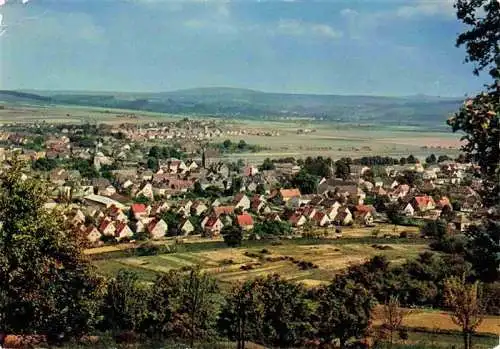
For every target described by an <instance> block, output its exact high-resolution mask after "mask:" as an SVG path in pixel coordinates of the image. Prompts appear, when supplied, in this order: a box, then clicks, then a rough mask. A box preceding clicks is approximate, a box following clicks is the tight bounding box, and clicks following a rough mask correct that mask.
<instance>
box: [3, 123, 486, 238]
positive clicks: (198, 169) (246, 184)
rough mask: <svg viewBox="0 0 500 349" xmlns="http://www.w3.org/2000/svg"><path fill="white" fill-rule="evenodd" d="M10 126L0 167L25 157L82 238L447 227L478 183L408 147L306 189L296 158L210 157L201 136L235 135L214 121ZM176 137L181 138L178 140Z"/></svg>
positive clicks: (463, 221)
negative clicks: (269, 226) (258, 162)
mask: <svg viewBox="0 0 500 349" xmlns="http://www.w3.org/2000/svg"><path fill="white" fill-rule="evenodd" d="M11 126H15V129H13V130H11V129H9V125H4V126H3V132H2V133H1V134H0V140H1V142H2V143H1V144H2V147H1V148H0V161H2V169H3V170H4V171H5V170H7V171H8V166H9V165H8V160H11V159H13V158H16V159H18V160H21V161H25V162H26V164H27V172H26V174H27V175H33V176H37V177H39V178H42V179H44V180H46V183H47V185H48V186H50V192H51V194H52V195H51V198H50V201H48V202H47V203H46V207H47V208H50V209H55V210H61V212H63V215H64V217H65V218H66V220H67V222H68V224H70V225H71V227H72V229H73V230H74V231H75V234H78V235H80V236H83V237H84V239H86V241H87V244H88V246H98V245H102V244H109V243H113V244H115V243H120V242H131V241H132V242H133V241H143V240H149V239H151V240H161V239H165V238H167V237H182V238H189V237H191V236H198V237H203V238H207V239H213V238H216V237H218V236H219V235H220V233H221V231H222V229H223V228H224V227H225V226H228V225H229V226H230V225H236V226H238V227H239V228H241V229H242V230H243V231H244V232H245V233H246V236H247V237H248V238H253V239H261V238H266V236H261V235H262V229H254V228H255V226H256V225H261V224H263V223H264V222H281V223H282V224H280V226H281V229H278V234H284V235H287V236H305V235H307V236H311V235H315V234H316V235H318V234H323V235H329V234H330V235H333V236H335V237H340V236H341V235H342V228H343V227H347V226H359V227H375V226H376V225H377V224H400V225H415V226H423V225H424V224H425V223H426V222H429V221H436V220H438V219H440V217H441V218H443V217H445V218H446V222H447V228H446V229H447V232H448V233H449V234H455V233H461V232H464V231H465V230H466V229H467V227H468V225H470V224H471V222H473V221H474V219H475V215H476V214H478V212H480V210H481V206H480V197H479V194H478V193H477V192H476V190H475V188H478V187H479V186H480V185H481V183H480V182H479V181H478V180H476V179H475V178H474V172H475V170H476V169H475V168H474V166H472V165H471V164H469V163H466V162H464V161H463V159H459V160H460V162H457V161H455V160H453V159H449V158H448V157H440V158H436V157H435V156H434V155H432V156H431V157H430V158H431V159H430V160H429V159H425V160H427V161H429V162H430V163H427V162H426V161H424V160H419V159H415V158H414V157H413V156H412V155H410V156H409V157H408V161H406V159H405V161H397V160H395V161H394V162H391V164H384V165H379V164H376V165H373V166H369V164H362V163H363V161H357V162H356V161H354V163H350V164H347V165H348V173H343V174H341V175H340V176H341V177H342V178H339V177H337V175H338V174H339V171H338V170H337V169H336V170H335V171H334V170H333V168H334V167H340V165H339V164H338V163H335V164H334V163H333V162H330V166H331V169H330V170H329V171H326V172H325V173H326V174H327V175H326V176H318V175H317V173H313V174H314V175H316V176H315V177H314V178H315V179H314V181H315V183H313V184H312V187H313V189H312V190H311V186H307V185H305V186H304V185H301V184H300V183H299V182H298V180H295V179H297V178H298V177H297V176H298V175H299V174H301V173H304V172H307V169H306V168H304V165H305V164H304V161H303V160H299V159H275V160H269V159H266V161H265V162H264V164H262V166H255V165H248V164H245V162H244V161H242V160H239V161H238V162H237V163H230V162H229V163H224V162H221V161H220V160H219V159H217V158H215V159H212V157H211V156H210V154H211V153H210V151H209V150H207V149H206V144H207V143H202V142H199V141H202V140H204V139H205V140H206V139H211V138H214V137H216V138H221V137H223V136H224V135H225V134H228V133H230V132H234V131H228V130H226V131H224V130H223V129H221V128H219V126H218V125H217V123H215V122H210V121H209V122H204V121H195V122H193V121H189V120H183V121H179V122H177V123H176V124H169V125H167V124H147V125H142V126H141V125H136V126H130V125H129V126H126V125H121V126H120V127H112V126H110V125H99V126H95V125H84V126H81V125H80V126H76V125H51V126H50V125H23V126H20V125H19V124H16V125H11ZM20 127H21V128H22V130H21V131H20V130H19V128H20ZM44 127H45V128H47V127H48V128H50V129H51V132H50V133H47V132H46V131H45V130H44V134H47V135H46V136H43V137H42V136H40V135H39V134H40V132H38V130H40V128H44ZM182 130H184V131H182ZM188 135H190V136H188ZM183 137H184V138H186V142H183V143H182V145H181V144H179V143H177V141H178V140H179V139H182V138H183ZM188 139H189V140H190V141H193V143H192V144H194V145H195V146H194V147H193V148H191V149H187V147H186V144H187V143H188V142H187V140H188ZM166 141H168V142H169V143H168V144H169V145H168V146H165V145H164V144H165V142H166ZM197 141H198V142H197ZM196 142H197V143H196ZM242 157H244V154H242ZM318 159H321V158H318ZM365 160H366V159H365ZM320 161H323V160H320ZM350 161H351V162H352V160H350ZM365 162H366V161H365ZM344 172H345V169H344ZM375 172H376V173H375ZM301 186H302V188H301ZM283 227H288V228H283ZM267 237H269V236H267Z"/></svg>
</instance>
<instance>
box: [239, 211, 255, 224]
mask: <svg viewBox="0 0 500 349" xmlns="http://www.w3.org/2000/svg"><path fill="white" fill-rule="evenodd" d="M236 221H237V222H238V225H240V226H243V227H244V226H249V225H253V218H252V216H250V215H249V214H247V213H244V214H240V215H238V216H236Z"/></svg>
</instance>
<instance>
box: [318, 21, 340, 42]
mask: <svg viewBox="0 0 500 349" xmlns="http://www.w3.org/2000/svg"><path fill="white" fill-rule="evenodd" d="M311 30H312V31H313V32H314V33H316V34H318V35H323V36H326V37H330V38H333V39H336V38H340V37H342V32H340V31H337V30H335V29H333V28H332V27H330V26H329V25H326V24H314V25H312V27H311Z"/></svg>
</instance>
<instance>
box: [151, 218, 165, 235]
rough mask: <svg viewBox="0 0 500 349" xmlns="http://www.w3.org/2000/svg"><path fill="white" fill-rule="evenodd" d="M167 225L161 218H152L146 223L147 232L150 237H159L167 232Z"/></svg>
mask: <svg viewBox="0 0 500 349" xmlns="http://www.w3.org/2000/svg"><path fill="white" fill-rule="evenodd" d="M167 229H168V225H167V223H165V221H164V220H163V219H154V220H152V221H151V222H150V223H149V224H148V232H149V234H150V235H151V238H152V239H161V238H163V237H164V236H165V234H166V233H167Z"/></svg>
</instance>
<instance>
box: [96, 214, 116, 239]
mask: <svg viewBox="0 0 500 349" xmlns="http://www.w3.org/2000/svg"><path fill="white" fill-rule="evenodd" d="M99 231H100V232H101V234H102V235H106V236H114V235H115V231H116V227H115V223H114V222H112V221H111V220H109V219H106V218H105V219H103V220H102V221H101V224H99Z"/></svg>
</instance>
